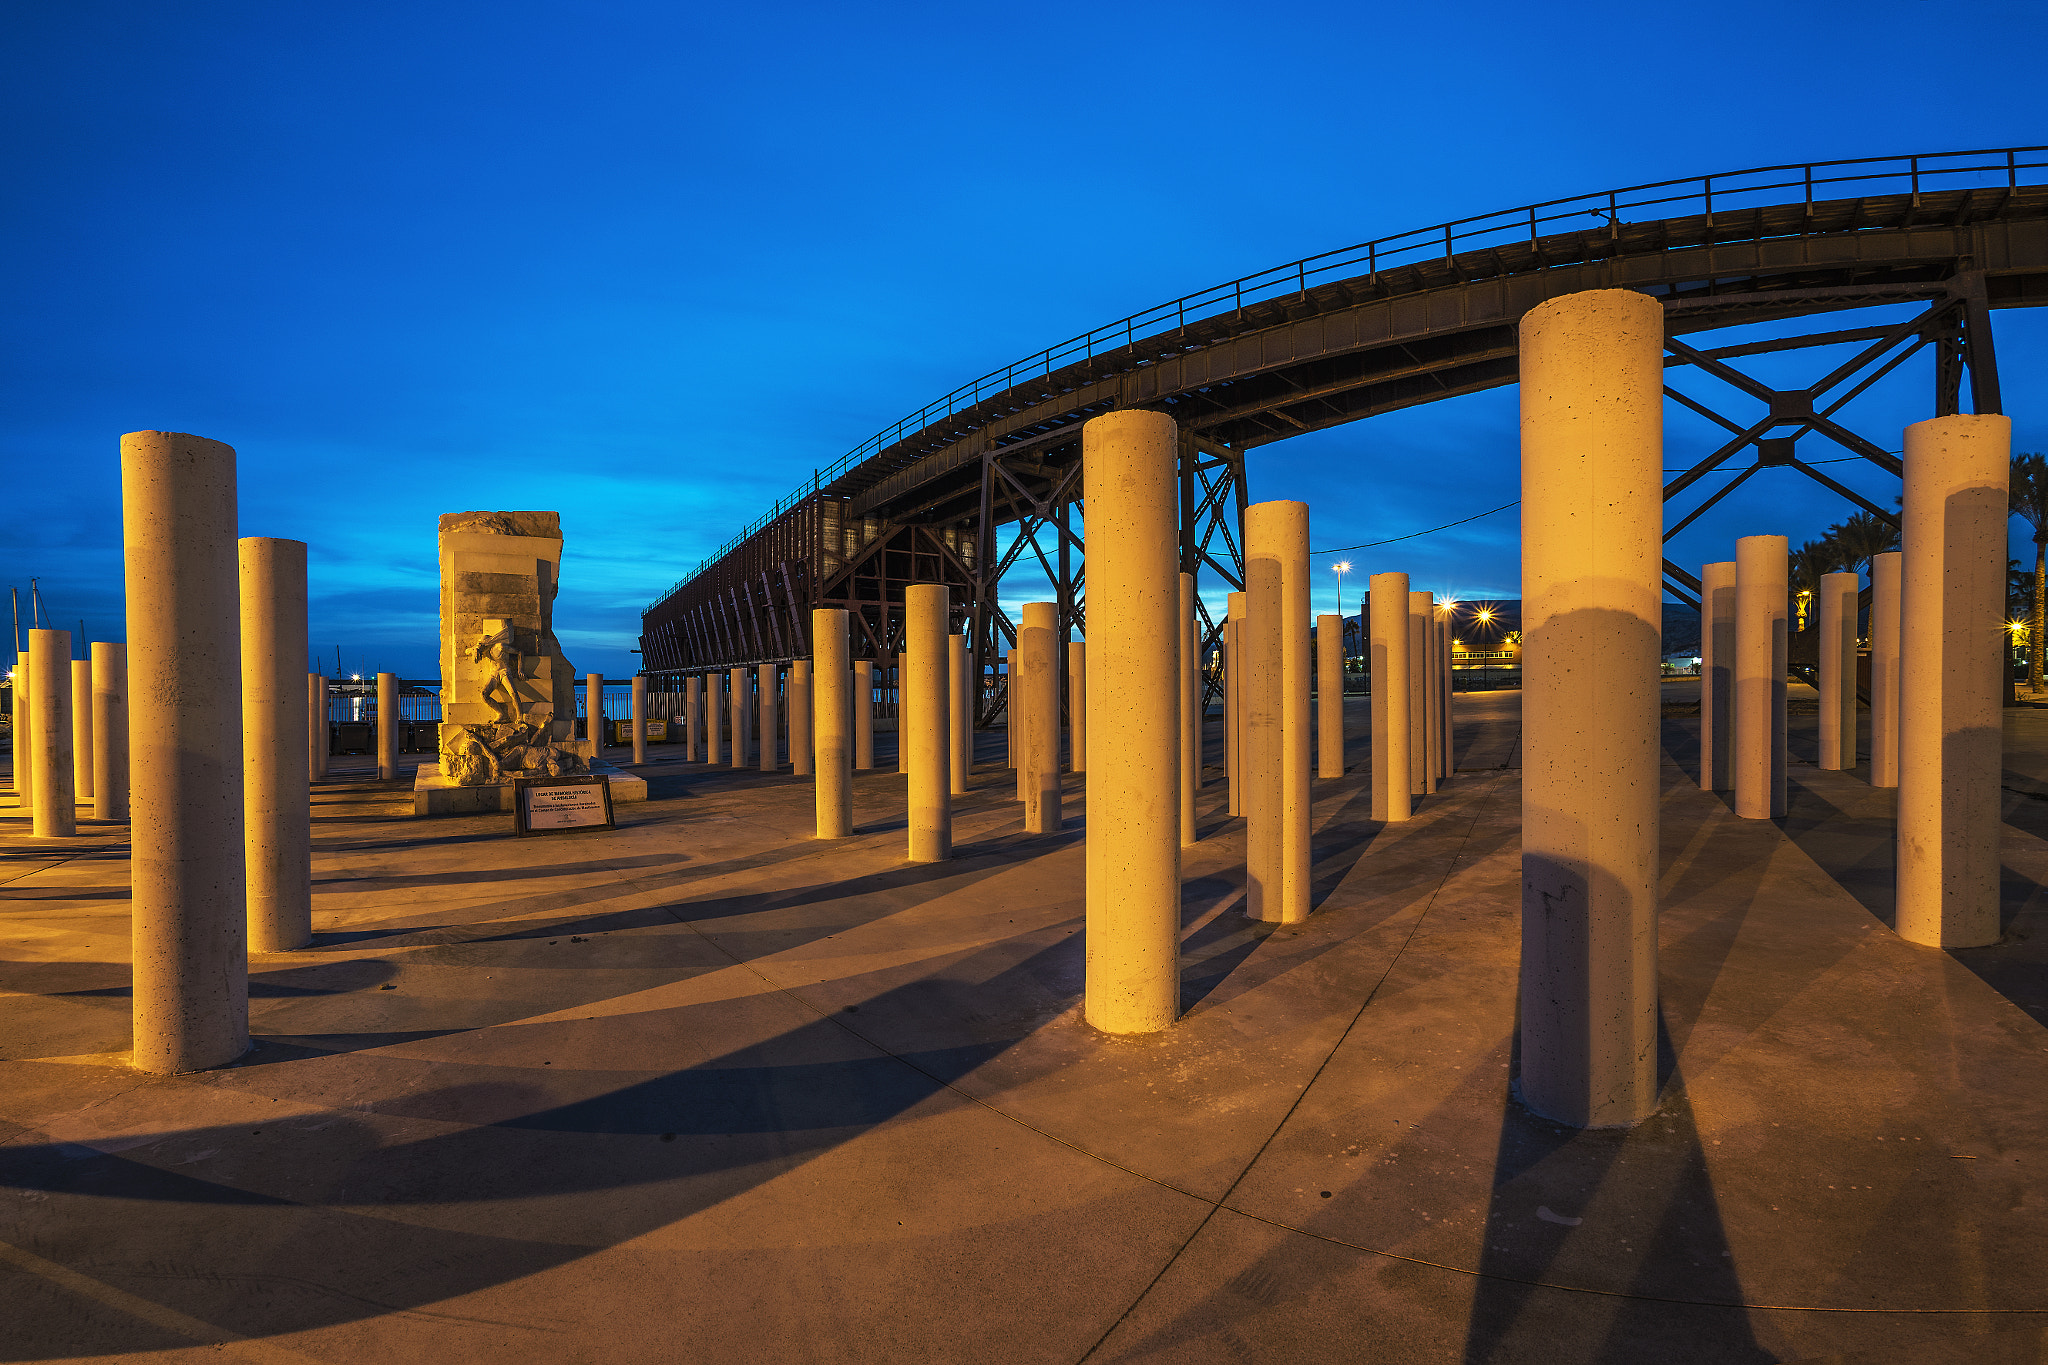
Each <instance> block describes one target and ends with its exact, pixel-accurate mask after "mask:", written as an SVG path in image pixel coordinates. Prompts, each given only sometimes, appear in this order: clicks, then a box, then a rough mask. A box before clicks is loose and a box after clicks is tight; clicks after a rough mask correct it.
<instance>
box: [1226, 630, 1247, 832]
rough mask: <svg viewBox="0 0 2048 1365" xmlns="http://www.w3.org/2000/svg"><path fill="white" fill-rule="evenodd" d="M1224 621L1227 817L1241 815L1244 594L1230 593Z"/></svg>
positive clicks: (1242, 801)
mask: <svg viewBox="0 0 2048 1365" xmlns="http://www.w3.org/2000/svg"><path fill="white" fill-rule="evenodd" d="M1226 601H1227V603H1228V605H1227V607H1226V608H1225V613H1224V617H1223V725H1224V734H1223V743H1224V748H1225V750H1226V751H1227V752H1226V754H1225V759H1224V761H1225V763H1226V764H1227V765H1228V767H1229V769H1230V785H1229V796H1230V814H1231V815H1233V816H1242V815H1243V814H1244V763H1245V742H1244V703H1245V686H1244V672H1245V669H1244V654H1245V643H1246V640H1247V638H1248V637H1247V636H1246V634H1245V628H1244V594H1243V593H1241V592H1234V593H1231V594H1230V595H1229V596H1228V598H1227V599H1226Z"/></svg>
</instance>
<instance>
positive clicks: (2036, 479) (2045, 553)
mask: <svg viewBox="0 0 2048 1365" xmlns="http://www.w3.org/2000/svg"><path fill="white" fill-rule="evenodd" d="M2011 507H2012V511H2011V515H2012V516H2015V517H2024V518H2025V519H2026V522H2027V525H2029V526H2031V527H2033V528H2034V611H2033V619H2032V620H2030V621H2029V622H2028V624H2027V687H2028V689H2029V690H2030V691H2035V692H2038V691H2040V690H2041V653H2042V645H2043V644H2044V643H2048V642H2044V641H2043V640H2042V638H2041V637H2042V634H2043V630H2042V627H2043V621H2042V617H2043V616H2044V615H2048V458H2044V457H2043V456H2042V454H2041V452H2039V451H2038V450H2036V451H2029V452H2027V453H2025V454H2021V455H2015V456H2013V457H2012V504H2011Z"/></svg>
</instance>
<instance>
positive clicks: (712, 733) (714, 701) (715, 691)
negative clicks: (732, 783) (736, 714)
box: [704, 673, 725, 768]
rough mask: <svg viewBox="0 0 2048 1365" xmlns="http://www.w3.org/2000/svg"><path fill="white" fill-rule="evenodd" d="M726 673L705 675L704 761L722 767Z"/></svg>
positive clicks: (723, 756) (723, 758) (723, 760)
mask: <svg viewBox="0 0 2048 1365" xmlns="http://www.w3.org/2000/svg"><path fill="white" fill-rule="evenodd" d="M724 733H725V675H724V674H723V673H706V674H705V675H704V761H705V762H706V763H707V764H709V765H710V766H712V767H714V768H716V767H720V766H722V765H723V764H724V762H725V747H724V744H723V741H722V739H721V736H723V735H724Z"/></svg>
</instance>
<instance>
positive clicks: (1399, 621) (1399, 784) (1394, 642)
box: [1366, 573, 1415, 824]
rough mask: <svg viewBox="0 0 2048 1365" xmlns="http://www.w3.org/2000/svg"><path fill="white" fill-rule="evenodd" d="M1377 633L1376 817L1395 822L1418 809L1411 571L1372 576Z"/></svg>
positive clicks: (1374, 687)
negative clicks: (1412, 745)
mask: <svg viewBox="0 0 2048 1365" xmlns="http://www.w3.org/2000/svg"><path fill="white" fill-rule="evenodd" d="M1366 586H1367V589H1368V591H1369V594H1370V595H1369V597H1368V598H1367V603H1368V610H1369V612H1370V614H1371V618H1372V619H1371V622H1370V629H1371V635H1372V644H1371V650H1372V678H1371V686H1372V818H1373V819H1375V820H1380V821H1384V822H1386V823H1388V824H1393V823H1396V822H1398V821H1402V820H1406V819H1408V818H1409V816H1411V815H1412V814H1413V813H1414V810H1415V798H1414V792H1413V783H1412V782H1411V780H1410V768H1411V766H1412V765H1411V763H1410V761H1409V733H1410V725H1409V711H1410V709H1411V707H1412V704H1413V697H1412V695H1411V693H1410V692H1409V690H1408V668H1409V662H1408V638H1409V636H1408V575H1407V574H1404V573H1376V574H1374V575H1372V577H1371V578H1370V579H1369V580H1367V585H1366Z"/></svg>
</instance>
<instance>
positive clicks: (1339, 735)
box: [1316, 615, 1344, 777]
mask: <svg viewBox="0 0 2048 1365" xmlns="http://www.w3.org/2000/svg"><path fill="white" fill-rule="evenodd" d="M1316 776H1317V777H1342V776H1344V618H1343V617H1341V616H1330V615H1324V616H1318V617H1317V618H1316Z"/></svg>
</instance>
